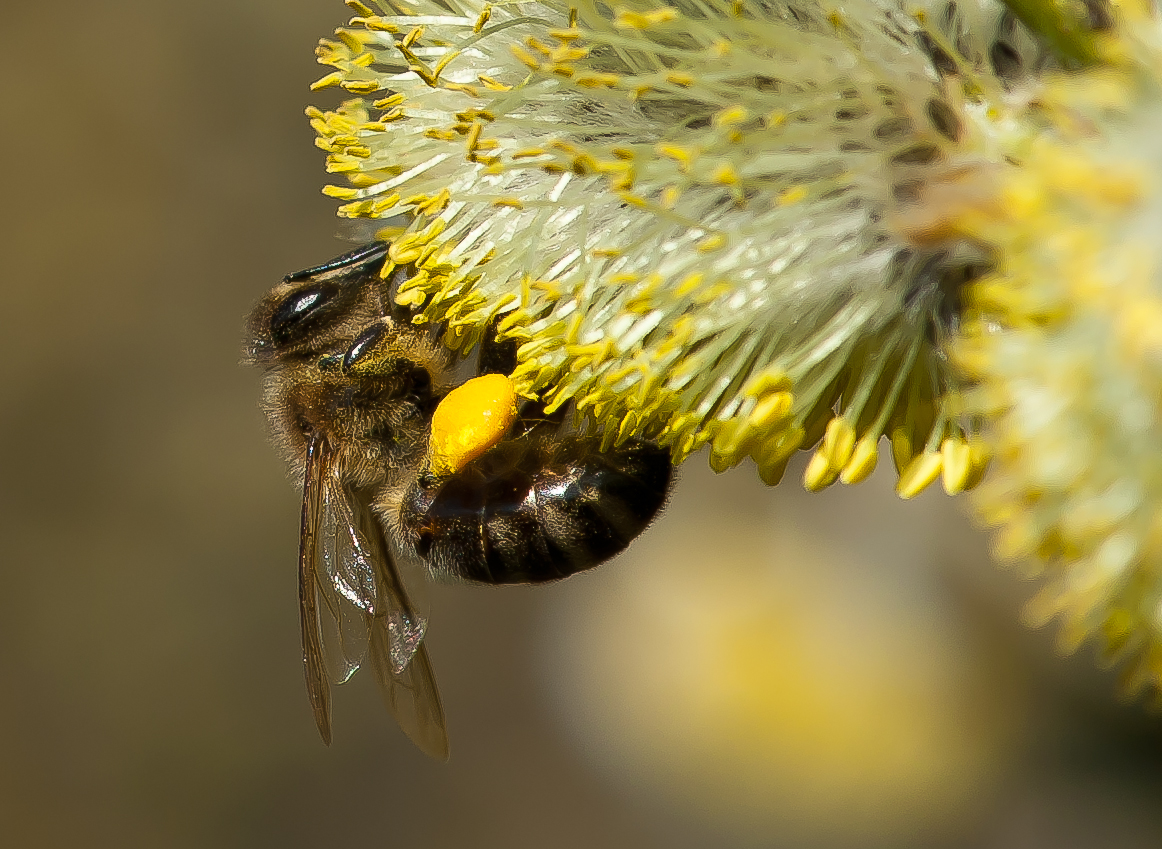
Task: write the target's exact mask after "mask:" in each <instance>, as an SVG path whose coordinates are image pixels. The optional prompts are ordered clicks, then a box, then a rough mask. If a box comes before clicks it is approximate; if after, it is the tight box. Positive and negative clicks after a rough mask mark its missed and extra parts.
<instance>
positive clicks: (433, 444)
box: [429, 374, 517, 475]
mask: <svg viewBox="0 0 1162 849" xmlns="http://www.w3.org/2000/svg"><path fill="white" fill-rule="evenodd" d="M516 417H517V397H516V389H515V387H514V386H513V383H512V381H511V380H509V379H508V378H507V377H505V376H504V375H503V374H486V375H482V376H481V377H475V378H473V379H472V380H469V381H468V382H466V383H464V384H462V385H461V386H458V387H456V388H455V389H453V390H452V391H451V392H449V393H448V395H447V397H445V398H444V400H443V401H441V402H440V406H438V407H437V408H436V412H435V414H434V415H433V416H432V436H431V440H430V443H429V460H430V461H431V464H432V472H433V474H436V475H451V474H455V473H456V472H458V471H460V470H461V469H463V468H464V467H465V466H467V465H468V464H469V463H471V462H472V461H473V460H475V459H476V458H477V457H479V456H480V455H481V454H483V453H484V452H485V451H487V450H488V449H489V448H491V447H492V446H494V445H496V443H498V442H500V440H501V439H503V438H504V435H505V434H506V433H508V429H509V428H510V427H512V423H513V422H514V421H516Z"/></svg>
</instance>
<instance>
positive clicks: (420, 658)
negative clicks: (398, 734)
mask: <svg viewBox="0 0 1162 849" xmlns="http://www.w3.org/2000/svg"><path fill="white" fill-rule="evenodd" d="M370 650H371V651H370V654H371V664H372V666H373V667H374V668H375V677H376V679H377V680H378V681H379V691H380V693H381V694H382V696H383V703H384V704H385V705H387V709H388V710H389V711H391V715H392V716H394V717H395V719H396V722H398V723H399V727H400V728H402V729H403V731H404V733H405V734H407V735H408V737H410V738H411V741H412V742H413V743H415V744H416V745H417V746H419V747H420V750H421V751H423V752H424V754H427V755H430V756H431V757H433V758H436V759H437V760H441V761H446V760H448V730H447V728H446V727H445V725H444V706H443V705H442V704H441V703H440V693H439V691H438V690H437V689H436V678H435V675H434V674H433V673H432V662H431V660H430V659H429V658H428V649H427V647H426V646H424V645H422V644H421V645H420V647H419V649H418V650H417V651H416V653H415V655H413V656H412V659H411V662H410V663H409V664H408V665H407V666H405V667H404V668H403V669H402V670H401V671H396V669H395V667H394V665H393V663H392V657H391V655H392V649H391V637H390V635H389V634H388V632H387V629H385V628H384V627H382V625H380V626H371V628H370Z"/></svg>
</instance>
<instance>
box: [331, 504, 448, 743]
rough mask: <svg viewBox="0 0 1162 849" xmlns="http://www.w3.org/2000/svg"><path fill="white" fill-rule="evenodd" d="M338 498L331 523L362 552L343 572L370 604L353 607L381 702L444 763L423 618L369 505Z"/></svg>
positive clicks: (440, 713) (439, 707)
mask: <svg viewBox="0 0 1162 849" xmlns="http://www.w3.org/2000/svg"><path fill="white" fill-rule="evenodd" d="M342 494H343V497H342V498H337V499H336V519H337V524H338V525H339V526H340V527H342V526H344V524H347V525H348V527H349V528H351V529H353V533H351V535H350V538H351V539H352V541H353V546H352V547H353V549H354V550H356V551H360V552H362V555H361V564H360V565H359V566H358V567H357V568H356V567H354V566H353V567H352V568H351V569H349V570H348V572H347V573H345V574H346V575H347V576H349V577H353V576H355V575H358V576H359V577H360V584H359V586H360V587H362V593H363V597H364V598H365V600H366V601H369V602H370V603H367V604H358V605H357V606H358V607H359V609H360V610H361V612H362V619H363V623H364V628H363V633H364V634H365V635H366V642H367V653H368V656H369V657H370V660H371V665H372V668H373V669H374V670H375V677H376V680H377V681H378V683H379V688H380V692H381V694H382V696H383V701H384V704H385V705H386V706H387V709H388V710H389V711H390V712H391V715H392V716H394V717H395V719H396V721H397V722H398V723H399V725H400V728H402V729H403V731H404V733H405V734H407V735H408V737H410V738H411V740H412V742H413V743H415V744H416V745H417V746H419V748H420V749H421V750H423V751H424V752H425V753H426V754H428V755H431V756H432V757H434V758H438V759H440V760H447V758H448V733H447V730H446V729H445V725H444V708H443V706H442V705H441V703H440V693H439V691H438V690H437V689H436V679H435V676H434V675H433V673H432V663H431V660H430V659H429V658H428V651H427V649H426V648H425V646H424V644H423V638H424V633H425V631H426V629H427V617H426V616H425V615H423V614H422V613H421V612H420V611H419V610H417V608H416V605H415V604H414V603H413V602H412V600H411V599H412V597H411V594H410V593H409V592H408V590H407V589H406V588H405V585H404V581H403V579H402V577H401V575H400V571H399V568H398V561H397V559H396V558H395V557H393V556H392V553H391V551H390V550H389V548H388V545H387V540H386V539H385V538H384V534H383V530H382V528H381V527H380V525H379V523H378V522H377V521H376V519H375V516H374V514H373V513H372V512H371V506H370V504H368V503H367V501H366V500H365V498H364V497H363V496H362V495H361V494H360V493H356V492H352V491H351V490H350V489H349V488H343V489H342ZM340 559H342V558H340ZM350 585H351V584H350V582H349V583H348V586H350ZM344 597H345V598H348V600H349V601H352V603H353V604H355V602H354V600H352V599H350V598H349V597H347V596H346V594H344Z"/></svg>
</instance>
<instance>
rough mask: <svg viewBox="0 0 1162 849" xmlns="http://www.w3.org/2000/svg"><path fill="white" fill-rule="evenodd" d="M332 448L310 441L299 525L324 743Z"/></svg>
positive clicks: (307, 651) (327, 733)
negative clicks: (325, 545)
mask: <svg viewBox="0 0 1162 849" xmlns="http://www.w3.org/2000/svg"><path fill="white" fill-rule="evenodd" d="M329 466H330V451H329V449H328V446H327V443H326V441H325V440H323V439H321V438H319V437H314V438H312V439H311V440H310V441H309V442H308V443H307V466H306V472H305V473H304V475H303V511H302V520H301V523H300V526H299V620H300V623H301V625H302V631H303V664H304V666H305V667H306V675H307V695H308V696H309V697H310V699H311V708H312V709H313V710H314V712H315V724H316V725H317V726H318V727H319V734H320V736H322V738H323V742H324V743H326V744H327V745H328V746H329V745H331V683H330V681H328V680H327V669H326V662H325V661H324V659H323V635H322V633H321V632H320V630H319V585H320V582H319V580H318V577H317V573H316V566H317V563H318V559H319V533H320V530H321V529H320V525H321V523H322V513H323V487H324V485H325V481H326V479H327V476H328V475H329V473H330V470H329Z"/></svg>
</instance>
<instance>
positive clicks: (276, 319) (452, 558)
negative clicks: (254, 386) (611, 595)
mask: <svg viewBox="0 0 1162 849" xmlns="http://www.w3.org/2000/svg"><path fill="white" fill-rule="evenodd" d="M387 251H388V245H387V244H386V243H383V242H374V243H372V244H369V245H366V246H364V247H361V248H358V249H357V250H354V251H351V252H349V253H346V254H344V255H342V256H340V257H337V258H335V259H333V260H331V261H329V262H327V263H324V264H323V265H320V266H317V267H314V268H309V269H306V270H304V271H299V272H295V273H293V274H289V275H287V276H286V277H285V278H284V279H283V281H282V282H281V283H279V284H278V285H277V286H275V287H274V289H273V290H272V291H271V292H270V293H269V294H268V295H267V296H266V297H265V298H264V299H263V300H262V301H261V302H260V303H259V304H258V305H257V307H255V309H254V311H253V313H252V314H251V316H250V325H249V336H250V341H249V349H248V350H249V357H250V359H251V361H252V362H254V363H256V364H258V365H259V366H261V367H263V368H264V369H265V370H266V377H265V389H264V402H263V403H264V408H265V410H266V413H267V416H268V418H269V420H270V423H271V427H272V430H273V432H274V435H275V440H276V442H277V444H278V446H279V447H280V449H281V450H282V452H283V454H284V455H285V457H286V459H287V461H288V463H289V465H290V467H291V469H292V473H293V474H294V475H295V476H296V477H299V478H301V480H302V517H301V524H300V531H299V611H300V618H301V624H302V637H303V660H304V663H305V666H306V679H307V692H308V695H309V696H310V701H311V706H312V708H313V710H314V716H315V722H316V724H317V725H318V728H319V733H320V734H321V735H322V738H323V740H324V742H326V743H330V740H331V695H330V685H331V682H332V681H334V682H336V683H342V682H343V681H346V680H347V679H348V678H350V676H351V675H352V674H354V672H355V671H356V670H357V669H358V668H359V667H360V666H362V665H364V664H366V663H370V665H371V667H372V668H373V669H374V671H375V676H376V679H377V681H378V683H379V685H380V690H381V693H382V695H383V698H384V702H385V704H386V705H387V708H388V710H389V711H390V712H391V713H392V714H393V715H394V716H395V718H396V719H397V721H398V722H399V724H400V726H401V728H402V729H403V730H404V732H405V733H406V734H407V735H408V736H409V737H410V738H411V739H412V740H413V741H414V742H415V743H416V744H417V745H418V746H419V748H420V749H422V750H423V751H424V752H426V753H428V754H429V755H432V756H433V757H436V758H440V759H445V758H447V755H448V738H447V732H446V728H445V721H444V712H443V708H442V706H441V704H440V696H439V692H438V691H437V689H436V682H435V678H434V676H433V673H432V665H431V661H430V659H429V657H428V653H427V649H426V647H425V645H424V642H423V640H424V635H425V633H426V630H427V611H426V606H425V604H424V603H423V601H422V596H423V589H424V586H425V579H426V577H427V576H429V575H430V576H432V577H436V578H441V577H443V578H453V579H460V580H466V581H476V582H481V583H488V584H504V583H518V582H521V583H525V582H527V583H536V582H543V581H550V580H555V579H558V578H563V577H566V576H568V575H571V574H573V573H575V572H579V571H582V570H585V569H589V568H592V567H593V566H596V565H598V564H599V563H601V562H602V561H604V560H607V559H608V558H610V557H612V556H613V555H615V554H617V553H618V552H620V551H622V550H623V549H624V548H625V547H626V546H627V545H629V543H630V542H632V541H633V539H634V538H635V537H637V536H638V534H640V533H641V532H642V531H643V530H644V529H645V527H646V526H647V525H648V524H649V523H650V522H651V521H652V520H653V518H654V516H655V515H656V514H657V513H658V511H659V510H660V509H661V508H662V506H663V504H664V502H665V500H666V496H667V493H668V490H669V486H670V482H671V475H672V466H671V463H670V459H669V454H668V452H666V451H665V450H663V449H661V448H660V447H658V446H656V445H653V444H651V443H645V442H632V441H631V442H629V443H626V444H625V445H622V446H620V447H614V448H612V449H608V450H602V449H601V447H600V446H599V444H598V443H596V442H595V441H594V440H592V439H589V438H586V437H584V436H583V435H580V434H577V433H575V432H570V430H569V427H568V424H567V422H566V420H565V416H564V414H563V413H561V412H558V413H556V414H554V415H546V414H545V412H544V409H543V407H542V406H541V405H540V404H538V403H537V402H535V401H523V402H522V401H520V400H519V399H518V398H517V396H516V395H515V393H514V392H513V391H512V384H511V382H510V381H509V380H508V379H507V377H506V376H505V375H507V374H508V373H509V372H511V371H512V370H513V368H515V365H516V347H515V344H513V343H512V342H507V341H498V340H497V339H496V337H495V335H494V334H492V333H489V334H488V335H487V336H486V338H485V340H484V341H483V342H482V343H481V344H480V345H479V346H478V350H476V351H475V352H473V354H472V355H470V356H461V355H458V354H456V353H454V352H452V351H451V350H450V349H449V348H447V347H446V346H445V345H444V344H443V343H442V342H441V341H440V331H441V329H442V328H439V327H430V326H428V325H423V324H416V323H415V322H413V321H412V319H413V317H414V315H415V313H414V312H413V311H412V310H409V309H407V308H404V307H401V306H400V305H399V304H397V303H396V300H395V295H396V293H397V291H398V288H399V285H400V283H401V282H403V281H404V280H406V279H408V277H409V276H410V275H411V274H412V273H414V269H412V268H408V267H397V268H395V269H394V270H393V271H392V272H391V274H390V275H389V276H388V277H387V278H386V279H382V278H381V275H380V273H379V272H380V269H381V268H382V266H383V263H384V260H385V258H386V255H387ZM425 573H426V574H425Z"/></svg>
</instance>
